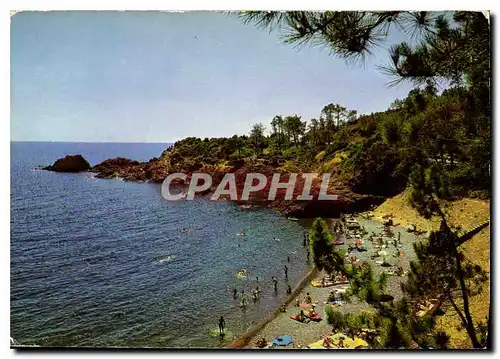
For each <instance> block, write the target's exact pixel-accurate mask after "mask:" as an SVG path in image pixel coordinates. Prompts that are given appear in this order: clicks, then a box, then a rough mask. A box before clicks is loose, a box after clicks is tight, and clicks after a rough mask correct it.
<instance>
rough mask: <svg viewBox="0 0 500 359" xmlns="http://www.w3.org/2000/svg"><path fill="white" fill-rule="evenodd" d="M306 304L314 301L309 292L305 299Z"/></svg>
mask: <svg viewBox="0 0 500 359" xmlns="http://www.w3.org/2000/svg"><path fill="white" fill-rule="evenodd" d="M305 302H306V304H311V303H312V298H311V296H310V295H309V292H307V293H306V299H305Z"/></svg>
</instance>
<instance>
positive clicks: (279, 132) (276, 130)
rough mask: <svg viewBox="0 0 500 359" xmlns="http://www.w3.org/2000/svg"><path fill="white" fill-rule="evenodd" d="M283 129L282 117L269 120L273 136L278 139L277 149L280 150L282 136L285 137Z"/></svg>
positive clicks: (282, 141) (278, 116)
mask: <svg viewBox="0 0 500 359" xmlns="http://www.w3.org/2000/svg"><path fill="white" fill-rule="evenodd" d="M284 127H285V125H284V120H283V117H282V116H280V115H276V116H274V117H273V119H272V120H271V128H272V130H273V134H274V135H275V136H276V137H277V138H278V148H279V149H280V150H281V147H282V145H283V143H284V135H285V129H284Z"/></svg>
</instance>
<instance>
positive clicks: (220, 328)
mask: <svg viewBox="0 0 500 359" xmlns="http://www.w3.org/2000/svg"><path fill="white" fill-rule="evenodd" d="M225 326H226V321H225V320H224V317H223V316H222V315H221V316H220V319H219V334H220V335H221V336H223V335H224V327H225Z"/></svg>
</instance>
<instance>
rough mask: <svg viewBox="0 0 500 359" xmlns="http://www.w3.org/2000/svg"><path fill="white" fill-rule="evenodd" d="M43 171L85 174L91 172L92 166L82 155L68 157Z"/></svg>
mask: <svg viewBox="0 0 500 359" xmlns="http://www.w3.org/2000/svg"><path fill="white" fill-rule="evenodd" d="M43 169H44V170H47V171H54V172H84V171H88V170H90V164H89V163H88V161H87V160H86V159H85V158H83V156H82V155H74V156H70V155H68V156H65V157H63V158H60V159H58V160H57V161H55V162H54V164H52V165H51V166H47V167H44V168H43Z"/></svg>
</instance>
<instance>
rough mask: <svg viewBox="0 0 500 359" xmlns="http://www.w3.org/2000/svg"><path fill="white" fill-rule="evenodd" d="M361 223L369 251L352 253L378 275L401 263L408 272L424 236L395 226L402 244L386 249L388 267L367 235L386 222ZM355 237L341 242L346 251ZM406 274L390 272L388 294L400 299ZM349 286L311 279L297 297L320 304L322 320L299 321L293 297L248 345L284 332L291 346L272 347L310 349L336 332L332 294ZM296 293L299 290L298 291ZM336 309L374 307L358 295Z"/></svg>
mask: <svg viewBox="0 0 500 359" xmlns="http://www.w3.org/2000/svg"><path fill="white" fill-rule="evenodd" d="M357 220H358V221H359V223H360V225H361V226H363V227H364V228H365V230H366V231H367V232H368V234H366V235H365V236H363V237H362V239H361V241H362V243H363V246H364V247H366V249H367V251H364V252H356V251H353V252H351V254H350V255H349V257H350V256H356V257H357V258H358V259H359V260H360V261H367V262H368V263H370V264H372V266H373V268H374V272H375V273H376V274H380V273H382V272H383V271H384V270H387V269H389V270H394V269H395V268H396V267H398V266H400V267H402V268H403V269H404V270H405V271H406V270H408V268H409V262H410V260H411V259H413V258H414V251H413V243H415V241H419V240H422V239H423V236H422V235H415V234H413V233H409V232H407V230H406V229H405V228H402V227H397V226H396V227H391V229H392V231H393V232H394V238H397V236H398V233H400V235H401V246H400V247H398V248H396V247H393V246H392V245H389V246H387V248H384V249H385V250H386V251H387V252H388V254H389V255H388V256H387V258H386V260H387V262H388V263H390V264H391V267H389V268H384V267H382V266H380V265H377V264H376V263H375V260H372V259H371V258H370V255H372V254H373V253H374V252H375V251H377V250H376V249H375V247H374V246H375V241H374V242H373V243H372V242H371V241H369V240H367V237H368V236H369V234H371V232H372V231H373V232H375V233H376V234H378V233H380V232H381V231H382V227H383V225H382V224H381V223H380V222H378V221H376V220H372V219H363V218H357ZM333 222H334V221H333V220H330V221H328V224H329V227H330V228H333ZM353 241H354V240H352V239H351V240H346V241H345V243H344V244H343V245H339V246H336V247H339V248H341V249H344V250H346V249H347V247H348V245H349V244H351V242H353ZM397 249H399V250H400V251H401V252H403V253H404V256H403V257H401V256H399V257H393V256H392V254H393V252H396V251H397ZM325 275H326V273H325V272H319V273H318V274H317V275H316V276H315V278H314V279H313V280H315V281H320V280H321V278H322V277H324V276H325ZM403 278H404V277H399V276H392V275H390V276H389V278H388V283H387V288H386V291H385V292H386V294H390V295H392V296H393V297H394V298H395V299H396V300H397V299H399V298H400V297H401V296H402V292H401V288H400V283H401V281H402V279H403ZM345 286H346V285H341V284H340V285H336V286H332V287H325V288H322V287H314V286H312V284H311V281H309V282H308V283H307V284H306V285H305V286H304V287H303V289H302V290H301V291H300V292H298V293H296V294H297V295H296V298H298V299H299V300H300V302H303V300H304V298H305V296H306V295H307V293H309V295H310V296H311V298H312V301H313V303H314V304H315V305H316V306H315V310H316V312H317V313H319V314H320V315H321V318H322V320H321V321H319V322H313V321H311V322H309V323H301V322H298V321H296V320H293V319H291V318H290V315H293V314H297V313H299V312H300V308H299V307H296V306H295V298H291V300H290V303H289V304H288V305H287V309H286V313H279V314H278V315H277V316H276V317H275V318H274V319H272V320H271V321H270V322H268V323H267V324H266V325H265V326H264V327H263V328H262V329H261V330H260V331H258V332H257V333H255V335H254V336H253V338H252V339H251V341H250V342H249V343H248V344H247V346H246V348H256V345H255V342H256V340H258V339H260V338H265V339H266V341H267V342H268V343H271V342H272V341H273V339H274V338H276V337H278V336H282V335H289V336H291V337H292V338H293V341H294V342H293V344H291V345H288V346H272V348H278V349H297V348H306V347H307V346H308V345H310V344H312V343H314V342H316V341H318V340H320V339H322V337H323V335H330V334H332V329H331V326H330V325H329V324H328V322H327V320H326V314H325V309H326V307H327V306H330V305H332V304H331V303H327V299H328V296H329V294H330V291H331V290H332V289H333V288H341V287H345ZM294 294H295V293H294ZM334 309H335V310H338V311H340V312H341V313H344V314H345V313H349V312H352V313H356V314H359V313H360V312H362V311H369V310H371V307H370V306H369V305H368V304H366V303H365V302H361V301H359V300H358V299H357V298H353V299H352V300H351V302H349V303H346V304H345V305H343V306H337V307H335V308H334Z"/></svg>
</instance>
